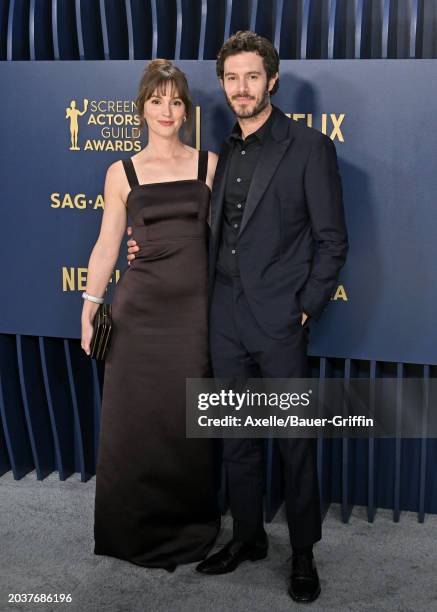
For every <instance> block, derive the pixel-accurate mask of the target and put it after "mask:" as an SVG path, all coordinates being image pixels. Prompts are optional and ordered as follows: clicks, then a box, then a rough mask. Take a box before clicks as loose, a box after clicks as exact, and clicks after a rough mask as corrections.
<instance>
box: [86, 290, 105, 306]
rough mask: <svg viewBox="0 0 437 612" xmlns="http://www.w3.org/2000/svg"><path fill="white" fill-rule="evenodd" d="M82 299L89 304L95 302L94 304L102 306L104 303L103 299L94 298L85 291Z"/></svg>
mask: <svg viewBox="0 0 437 612" xmlns="http://www.w3.org/2000/svg"><path fill="white" fill-rule="evenodd" d="M82 299H84V300H89V301H90V302H95V303H96V304H103V302H104V301H105V300H104V299H103V298H99V297H95V296H94V295H90V294H89V293H86V291H84V292H83V293H82Z"/></svg>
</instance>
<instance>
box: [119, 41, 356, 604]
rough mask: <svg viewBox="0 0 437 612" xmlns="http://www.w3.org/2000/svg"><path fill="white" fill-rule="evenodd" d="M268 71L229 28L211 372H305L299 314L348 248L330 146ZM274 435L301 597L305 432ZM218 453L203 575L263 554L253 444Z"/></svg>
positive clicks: (268, 60)
mask: <svg viewBox="0 0 437 612" xmlns="http://www.w3.org/2000/svg"><path fill="white" fill-rule="evenodd" d="M278 68H279V56H278V53H277V51H276V49H275V48H274V47H273V45H272V44H271V43H270V42H269V41H268V40H266V39H265V38H262V37H261V36H258V35H257V34H255V33H253V32H237V33H236V34H235V35H233V36H232V37H231V38H230V39H228V40H227V41H226V42H225V43H224V45H223V47H222V49H221V50H220V52H219V55H218V59H217V75H218V77H219V80H220V83H221V86H222V88H223V90H224V93H225V96H226V99H227V101H228V104H229V106H230V107H231V109H232V110H233V112H234V113H235V115H236V117H237V120H238V123H237V124H236V125H235V127H234V129H233V132H232V134H231V135H230V137H229V138H228V139H227V140H226V141H225V143H224V146H223V148H222V150H221V152H220V156H219V161H218V165H217V170H216V174H215V179H214V186H213V192H212V201H211V208H212V217H211V242H210V289H211V306H210V307H211V310H210V344H211V358H212V365H213V372H214V376H215V377H218V378H237V379H240V378H241V379H245V378H254V377H257V376H262V377H267V378H290V377H300V378H305V377H307V376H308V367H307V344H308V336H307V331H308V330H307V327H306V325H307V320H308V319H309V318H313V319H318V318H319V317H320V315H321V313H322V311H323V309H324V308H325V306H326V305H327V303H328V302H329V299H330V297H331V294H332V292H333V289H334V288H335V285H336V282H337V277H338V272H339V270H340V268H341V267H342V265H343V264H344V261H345V258H346V252H347V248H348V245H347V233H346V227H345V222H344V212H343V205H342V194H341V181H340V176H339V173H338V165H337V158H336V152H335V146H334V144H333V143H332V141H331V140H330V139H329V138H328V137H327V136H324V135H323V134H321V133H320V132H318V131H316V130H313V129H311V128H307V127H305V126H303V125H301V124H298V123H296V122H294V121H291V120H290V119H288V118H287V117H286V116H285V115H284V114H283V113H282V112H281V111H280V110H278V109H277V108H275V107H272V105H271V103H270V97H271V95H273V94H274V93H275V92H276V91H277V89H278V86H279V78H278ZM128 244H129V245H130V247H131V248H130V249H129V252H130V253H131V254H132V253H134V252H135V250H136V249H134V248H132V246H134V245H135V243H134V242H132V241H131V242H129V243H128ZM278 442H279V447H280V451H281V456H282V459H283V464H284V475H285V504H286V512H287V521H288V527H289V533H290V541H291V546H292V551H293V557H292V572H291V579H290V586H289V594H290V596H291V597H292V598H293V599H294V600H295V601H299V602H310V601H313V600H315V599H316V598H317V597H318V595H319V593H320V583H319V578H318V574H317V570H316V566H315V562H314V558H313V553H312V547H313V544H314V543H315V542H317V541H318V540H320V538H321V516H320V501H319V490H318V481H317V468H316V447H315V441H314V440H308V439H280V440H279V441H278ZM223 460H224V464H225V469H226V475H227V485H228V494H229V503H230V509H231V513H232V517H233V520H234V522H233V538H232V540H231V541H230V542H228V544H226V546H225V547H224V548H223V549H222V550H220V551H219V552H218V553H215V554H213V555H212V556H210V557H209V558H208V559H206V560H205V561H203V562H202V563H200V565H198V567H197V570H198V571H199V572H201V573H204V574H221V573H226V572H230V571H233V570H235V569H236V568H237V567H238V565H239V564H240V563H242V562H243V561H245V560H255V559H262V558H264V557H265V556H266V555H267V548H268V542H267V535H266V532H265V530H264V525H263V491H264V466H263V441H262V440H257V439H250V440H247V439H238V440H236V439H229V440H224V445H223Z"/></svg>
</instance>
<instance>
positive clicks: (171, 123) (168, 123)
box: [158, 121, 174, 126]
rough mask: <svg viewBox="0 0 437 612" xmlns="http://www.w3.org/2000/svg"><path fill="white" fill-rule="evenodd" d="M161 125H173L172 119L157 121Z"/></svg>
mask: <svg viewBox="0 0 437 612" xmlns="http://www.w3.org/2000/svg"><path fill="white" fill-rule="evenodd" d="M158 123H160V124H161V125H166V126H170V125H173V123H174V121H158Z"/></svg>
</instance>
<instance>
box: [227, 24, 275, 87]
mask: <svg viewBox="0 0 437 612" xmlns="http://www.w3.org/2000/svg"><path fill="white" fill-rule="evenodd" d="M250 51H254V52H255V53H258V55H260V56H261V57H262V59H263V64H264V70H265V71H266V73H267V80H269V79H271V78H272V77H274V76H275V74H276V73H277V72H278V70H279V53H278V52H277V51H276V49H275V47H274V46H273V45H272V43H271V42H270V41H269V40H267V38H264V37H263V36H260V35H259V34H256V33H255V32H250V31H249V30H245V31H243V30H240V31H238V32H236V33H235V34H233V35H232V36H231V37H230V38H228V40H225V42H224V43H223V46H222V48H221V49H220V51H219V52H218V55H217V63H216V71H217V76H218V78H219V79H222V80H223V75H224V67H225V60H226V58H227V57H229V56H230V55H237V54H238V53H243V52H250ZM278 89H279V78H278V79H277V80H276V83H275V84H274V85H273V88H272V91H271V92H270V94H271V95H273V94H274V93H276V92H277V91H278Z"/></svg>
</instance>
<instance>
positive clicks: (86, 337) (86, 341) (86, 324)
mask: <svg viewBox="0 0 437 612" xmlns="http://www.w3.org/2000/svg"><path fill="white" fill-rule="evenodd" d="M93 331H94V325H93V324H92V322H91V321H90V320H89V319H82V339H81V342H80V345H81V347H82V348H83V350H84V351H85V353H86V354H87V355H89V354H90V353H91V349H90V344H91V339H92V337H93Z"/></svg>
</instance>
